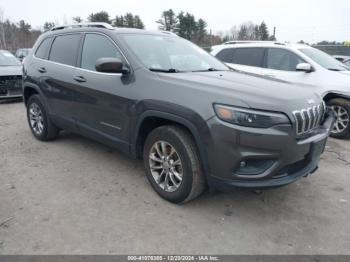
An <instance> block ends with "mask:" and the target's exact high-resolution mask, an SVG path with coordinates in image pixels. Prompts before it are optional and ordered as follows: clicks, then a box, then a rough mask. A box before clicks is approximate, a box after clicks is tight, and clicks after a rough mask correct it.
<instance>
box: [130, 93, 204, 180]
mask: <svg viewBox="0 0 350 262" xmlns="http://www.w3.org/2000/svg"><path fill="white" fill-rule="evenodd" d="M134 110H135V111H134V114H133V115H135V120H134V121H132V122H133V123H132V124H131V127H130V130H134V131H133V135H132V138H131V143H130V144H131V153H132V154H133V155H136V150H137V149H136V143H137V138H138V136H139V133H140V132H142V130H140V127H141V125H142V123H143V121H144V120H145V119H146V118H148V117H157V118H161V119H164V120H169V121H171V122H174V123H178V124H180V125H182V126H184V127H186V128H187V129H188V130H189V131H190V132H191V134H192V136H193V138H194V140H195V143H196V145H197V148H198V151H199V154H200V158H201V162H202V166H203V168H204V172H205V174H206V175H208V174H210V168H209V161H208V153H207V148H208V144H209V143H210V131H209V128H208V125H207V123H206V121H205V120H204V119H203V118H202V117H201V116H200V115H199V114H198V113H196V112H195V111H193V110H192V109H189V108H186V107H184V106H180V105H177V104H172V103H168V102H163V101H157V100H146V101H142V102H140V103H139V104H137V106H135V108H134Z"/></svg>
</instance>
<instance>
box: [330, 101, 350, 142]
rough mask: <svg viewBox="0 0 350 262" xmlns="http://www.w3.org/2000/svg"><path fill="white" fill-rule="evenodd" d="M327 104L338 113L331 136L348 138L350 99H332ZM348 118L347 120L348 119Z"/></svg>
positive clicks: (349, 132)
mask: <svg viewBox="0 0 350 262" xmlns="http://www.w3.org/2000/svg"><path fill="white" fill-rule="evenodd" d="M327 105H328V106H329V107H330V108H331V109H333V111H334V112H335V114H336V115H337V120H336V123H335V124H334V128H333V130H332V132H331V137H334V138H341V139H343V138H347V137H349V136H350V101H349V100H346V99H343V98H335V99H332V100H330V101H329V102H328V103H327ZM346 119H347V120H346Z"/></svg>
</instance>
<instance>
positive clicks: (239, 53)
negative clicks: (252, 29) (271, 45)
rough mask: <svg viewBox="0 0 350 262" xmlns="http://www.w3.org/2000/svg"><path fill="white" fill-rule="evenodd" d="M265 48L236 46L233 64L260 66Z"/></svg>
mask: <svg viewBox="0 0 350 262" xmlns="http://www.w3.org/2000/svg"><path fill="white" fill-rule="evenodd" d="M264 52H265V48H255V47H250V48H237V49H236V51H235V53H234V55H233V62H232V63H234V64H240V65H247V66H256V67H262V66H263V61H264Z"/></svg>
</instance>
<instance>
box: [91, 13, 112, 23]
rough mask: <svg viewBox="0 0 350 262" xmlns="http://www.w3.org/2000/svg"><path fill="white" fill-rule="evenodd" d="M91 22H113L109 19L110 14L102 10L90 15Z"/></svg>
mask: <svg viewBox="0 0 350 262" xmlns="http://www.w3.org/2000/svg"><path fill="white" fill-rule="evenodd" d="M88 21H89V22H103V23H111V21H110V19H109V14H108V13H107V12H106V11H100V12H98V13H95V14H94V13H91V14H90V15H89V17H88Z"/></svg>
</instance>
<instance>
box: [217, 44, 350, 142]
mask: <svg viewBox="0 0 350 262" xmlns="http://www.w3.org/2000/svg"><path fill="white" fill-rule="evenodd" d="M212 55H214V56H216V57H217V58H219V59H220V60H221V61H223V62H225V63H226V64H227V65H229V66H230V67H231V68H234V69H236V70H241V71H244V72H249V73H254V74H258V75H262V76H266V77H270V78H276V79H280V80H283V81H288V82H293V83H296V84H306V86H307V87H309V89H310V88H314V89H313V90H314V91H315V92H318V93H319V94H320V95H321V96H322V97H323V98H324V101H325V102H326V103H327V105H328V106H330V107H331V108H332V109H333V110H334V112H335V113H336V115H337V121H336V123H335V125H334V129H333V130H332V133H331V136H333V137H336V138H345V137H349V135H350V122H349V117H350V71H349V70H350V69H349V67H347V66H346V65H345V64H342V63H340V62H338V61H337V60H335V59H334V58H333V57H331V56H329V55H327V54H326V53H324V52H323V51H320V50H318V49H315V48H312V47H310V46H308V45H301V44H283V43H276V42H268V43H262V42H259V43H256V42H255V43H245V44H226V45H220V46H215V47H214V48H213V50H212Z"/></svg>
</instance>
